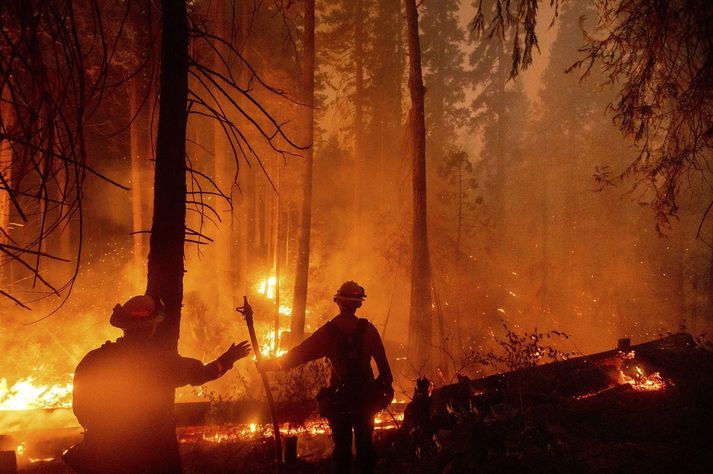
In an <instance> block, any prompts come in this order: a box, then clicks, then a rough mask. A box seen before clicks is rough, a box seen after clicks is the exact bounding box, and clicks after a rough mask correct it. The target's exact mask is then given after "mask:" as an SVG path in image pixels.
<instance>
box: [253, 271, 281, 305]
mask: <svg viewBox="0 0 713 474" xmlns="http://www.w3.org/2000/svg"><path fill="white" fill-rule="evenodd" d="M276 286H277V278H275V277H274V276H271V277H269V278H266V279H265V280H262V281H261V282H260V283H258V284H257V286H256V287H255V289H256V290H257V292H258V293H260V294H261V295H265V297H267V299H269V300H274V299H275V287H276Z"/></svg>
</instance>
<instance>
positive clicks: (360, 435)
mask: <svg viewBox="0 0 713 474" xmlns="http://www.w3.org/2000/svg"><path fill="white" fill-rule="evenodd" d="M364 298H366V294H365V292H364V288H362V287H361V286H360V285H359V284H358V283H356V282H354V281H348V282H346V283H344V284H343V285H342V286H341V287H340V288H339V291H337V294H335V295H334V302H335V303H337V306H339V314H338V315H337V316H335V317H334V318H333V319H332V320H331V321H329V322H327V323H326V324H325V325H324V326H322V327H321V328H319V329H318V330H317V331H315V333H314V334H312V335H311V336H310V337H308V338H307V339H305V340H304V341H303V342H302V343H301V344H300V345H298V346H296V347H295V348H293V349H292V350H290V351H289V352H288V353H287V354H285V355H284V356H282V357H279V358H277V359H272V360H265V361H263V362H262V363H261V365H260V366H259V367H258V368H259V369H260V370H267V371H270V370H288V369H291V368H292V367H295V366H298V365H300V364H304V363H305V362H308V361H311V360H315V359H319V358H322V357H326V358H327V359H328V360H329V362H330V364H331V376H330V384H329V387H326V388H323V389H322V390H321V391H320V394H319V395H318V396H317V400H318V401H319V406H320V415H321V416H323V417H326V418H327V420H328V421H329V426H330V428H331V430H332V439H333V441H334V451H333V454H332V457H333V460H334V464H335V469H336V471H337V472H339V473H343V472H349V468H350V464H351V454H352V431H353V433H354V443H355V445H356V454H357V465H358V467H359V468H360V469H361V471H362V472H373V470H374V468H375V464H376V454H375V452H374V445H373V442H372V433H373V431H374V415H375V414H376V413H377V412H378V411H380V410H382V409H383V408H385V407H386V406H387V405H388V404H389V403H390V402H391V400H392V399H393V396H394V391H393V389H392V388H391V384H392V382H393V378H392V376H391V369H390V368H389V362H388V361H387V359H386V352H385V351H384V345H383V344H382V342H381V337H380V336H379V331H378V330H377V329H376V327H374V325H373V324H371V323H370V322H369V321H368V320H366V319H364V318H359V317H357V316H356V310H357V309H358V308H360V307H361V305H362V303H363V301H364ZM372 358H373V359H374V361H375V362H376V366H377V369H378V371H379V376H378V378H377V379H374V373H373V371H372V368H371V359H372Z"/></svg>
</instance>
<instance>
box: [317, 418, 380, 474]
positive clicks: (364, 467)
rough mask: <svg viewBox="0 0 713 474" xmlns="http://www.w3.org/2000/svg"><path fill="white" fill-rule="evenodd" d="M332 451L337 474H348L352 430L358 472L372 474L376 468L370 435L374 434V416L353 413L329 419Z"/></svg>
mask: <svg viewBox="0 0 713 474" xmlns="http://www.w3.org/2000/svg"><path fill="white" fill-rule="evenodd" d="M328 421H329V427H330V428H331V429H332V439H333V440H334V451H333V453H332V459H333V461H334V467H335V470H336V472H337V473H338V474H342V473H348V472H349V468H350V464H351V459H352V430H353V431H354V444H355V445H356V460H357V467H358V468H359V470H360V472H363V473H372V472H374V468H375V466H376V452H375V451H374V442H373V440H372V439H371V435H372V434H373V432H374V416H373V415H372V414H370V413H354V414H348V415H339V416H335V417H333V418H329V420H328Z"/></svg>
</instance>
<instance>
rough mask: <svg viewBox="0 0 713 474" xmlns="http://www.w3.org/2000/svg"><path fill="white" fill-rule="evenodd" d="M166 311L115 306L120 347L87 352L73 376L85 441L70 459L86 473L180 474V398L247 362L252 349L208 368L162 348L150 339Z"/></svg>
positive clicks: (151, 303) (141, 302)
mask: <svg viewBox="0 0 713 474" xmlns="http://www.w3.org/2000/svg"><path fill="white" fill-rule="evenodd" d="M162 319H163V305H162V304H161V303H160V302H157V301H156V300H154V299H153V298H152V297H150V296H135V297H133V298H131V299H130V300H129V301H127V302H126V303H125V304H124V305H119V304H117V305H116V306H115V307H114V311H113V313H112V315H111V319H110V321H109V322H110V323H111V325H112V326H115V327H117V328H120V329H122V330H123V331H124V336H123V337H120V338H119V339H117V340H116V342H106V343H105V344H104V345H102V346H101V347H100V348H99V349H95V350H93V351H91V352H89V353H88V354H87V355H86V356H85V357H84V359H82V361H81V362H80V363H79V365H78V366H77V369H76V370H75V372H74V393H73V405H72V407H73V409H74V414H75V415H76V416H77V419H78V420H79V423H80V424H81V425H82V427H84V441H83V442H82V443H80V444H78V445H76V446H75V447H73V448H71V449H70V450H68V451H67V452H65V455H64V459H65V461H66V462H67V463H68V464H69V465H70V466H71V467H73V468H74V469H75V470H76V471H78V472H80V473H178V472H181V462H180V458H179V453H178V442H177V440H176V425H175V418H174V392H175V389H176V388H177V387H180V386H182V385H187V384H190V385H200V384H203V383H205V382H208V381H210V380H214V379H217V378H218V377H221V376H222V375H223V374H225V373H226V372H227V371H228V370H229V369H230V368H232V367H233V363H234V362H235V361H237V360H238V359H241V358H243V357H245V356H247V355H248V353H249V351H250V349H249V346H248V343H247V341H243V342H241V343H240V344H238V345H235V344H232V345H231V346H230V348H229V349H228V350H227V351H226V352H225V353H224V354H223V355H221V356H220V357H218V359H216V360H215V361H213V362H211V363H209V364H205V365H204V364H203V363H202V362H200V361H198V360H196V359H189V358H186V357H181V356H179V355H178V354H177V353H176V352H175V351H171V350H167V349H161V348H159V347H157V345H156V341H155V339H152V336H153V334H154V331H155V330H156V327H157V325H158V324H159V323H160V322H161V320H162Z"/></svg>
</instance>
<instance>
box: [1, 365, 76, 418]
mask: <svg viewBox="0 0 713 474" xmlns="http://www.w3.org/2000/svg"><path fill="white" fill-rule="evenodd" d="M73 375H74V374H69V378H70V381H69V382H67V383H65V384H53V385H50V384H38V383H36V381H35V378H34V377H27V378H24V379H20V380H18V381H17V382H15V383H14V384H13V385H12V386H10V385H9V383H8V381H7V379H4V378H1V379H0V410H32V409H36V408H66V407H70V406H72V388H73V385H72V382H71V378H72V377H73Z"/></svg>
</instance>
